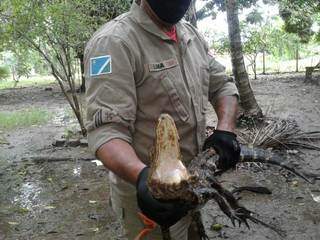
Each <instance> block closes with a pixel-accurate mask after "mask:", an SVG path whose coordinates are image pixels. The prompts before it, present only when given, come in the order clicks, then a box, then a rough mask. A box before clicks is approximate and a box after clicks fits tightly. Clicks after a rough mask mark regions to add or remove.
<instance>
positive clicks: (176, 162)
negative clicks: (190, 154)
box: [148, 114, 190, 200]
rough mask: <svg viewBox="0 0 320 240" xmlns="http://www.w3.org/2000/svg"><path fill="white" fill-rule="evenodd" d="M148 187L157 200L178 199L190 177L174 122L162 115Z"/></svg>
mask: <svg viewBox="0 0 320 240" xmlns="http://www.w3.org/2000/svg"><path fill="white" fill-rule="evenodd" d="M151 158H152V159H151V166H150V171H149V179H148V187H149V190H150V191H151V193H152V195H153V196H154V197H155V198H160V199H161V198H162V196H163V195H166V200H169V199H177V196H179V195H180V194H181V191H184V190H185V187H186V185H187V182H188V180H189V179H190V175H189V173H188V170H187V168H186V167H185V166H184V165H183V163H182V159H181V152H180V146H179V135H178V131H177V128H176V125H175V123H174V120H173V119H172V118H171V116H170V115H168V114H161V116H160V117H159V119H158V123H157V127H156V138H155V146H154V152H153V154H152V156H151Z"/></svg>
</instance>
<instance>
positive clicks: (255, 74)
mask: <svg viewBox="0 0 320 240" xmlns="http://www.w3.org/2000/svg"><path fill="white" fill-rule="evenodd" d="M253 73H254V79H255V80H256V79H257V56H254V60H253Z"/></svg>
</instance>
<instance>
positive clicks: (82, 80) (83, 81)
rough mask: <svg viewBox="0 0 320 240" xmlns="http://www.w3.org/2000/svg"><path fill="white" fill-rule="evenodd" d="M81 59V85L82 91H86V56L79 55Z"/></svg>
mask: <svg viewBox="0 0 320 240" xmlns="http://www.w3.org/2000/svg"><path fill="white" fill-rule="evenodd" d="M78 57H79V60H80V68H81V86H80V91H81V92H82V93H84V92H85V91H86V81H85V78H84V56H83V54H80V55H78Z"/></svg>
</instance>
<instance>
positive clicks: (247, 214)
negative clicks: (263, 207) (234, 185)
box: [208, 177, 285, 237]
mask: <svg viewBox="0 0 320 240" xmlns="http://www.w3.org/2000/svg"><path fill="white" fill-rule="evenodd" d="M208 180H209V181H210V183H211V185H212V187H213V188H214V189H216V190H217V191H218V193H219V194H220V195H221V196H223V197H224V199H225V200H226V201H227V203H228V204H229V205H230V208H231V209H232V210H233V211H234V212H233V213H232V214H233V215H235V216H236V220H238V222H239V225H241V223H244V224H245V225H246V226H247V228H249V229H250V226H249V224H248V221H247V220H250V221H252V222H253V223H256V224H261V225H262V226H264V227H267V228H269V229H271V230H273V231H275V232H276V233H277V234H279V235H280V236H281V237H283V236H285V232H284V231H282V230H281V229H279V228H277V227H275V226H272V225H270V224H268V223H265V222H263V221H261V220H259V219H257V218H255V217H253V212H252V211H250V210H248V209H246V208H245V207H243V206H241V205H240V204H239V203H238V201H237V199H236V198H235V197H234V196H233V194H232V193H231V192H230V191H228V190H227V189H224V188H223V187H222V185H221V184H220V183H219V182H218V181H217V180H216V179H215V178H214V177H210V178H209V179H208ZM239 219H240V220H239Z"/></svg>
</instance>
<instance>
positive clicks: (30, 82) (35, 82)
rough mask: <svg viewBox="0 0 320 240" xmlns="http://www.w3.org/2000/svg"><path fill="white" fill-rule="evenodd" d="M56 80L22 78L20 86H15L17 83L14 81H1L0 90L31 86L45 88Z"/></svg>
mask: <svg viewBox="0 0 320 240" xmlns="http://www.w3.org/2000/svg"><path fill="white" fill-rule="evenodd" d="M54 82H55V80H54V78H53V77H52V76H36V77H31V78H22V79H21V80H20V81H19V82H18V84H17V85H16V86H15V82H14V81H12V80H3V81H0V89H7V88H13V87H16V88H20V87H30V86H43V85H48V84H52V83H54Z"/></svg>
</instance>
